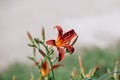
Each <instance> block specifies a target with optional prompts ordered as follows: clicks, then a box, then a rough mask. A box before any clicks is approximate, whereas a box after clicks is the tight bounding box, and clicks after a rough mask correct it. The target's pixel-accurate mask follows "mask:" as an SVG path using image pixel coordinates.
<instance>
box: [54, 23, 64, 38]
mask: <svg viewBox="0 0 120 80" xmlns="http://www.w3.org/2000/svg"><path fill="white" fill-rule="evenodd" d="M54 28H57V30H58V36H62V34H63V30H62V28H61V26H58V25H57V26H55V27H54Z"/></svg>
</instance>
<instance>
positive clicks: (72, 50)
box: [64, 44, 74, 54]
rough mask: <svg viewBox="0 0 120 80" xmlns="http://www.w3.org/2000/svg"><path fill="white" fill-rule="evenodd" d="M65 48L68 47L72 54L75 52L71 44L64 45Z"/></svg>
mask: <svg viewBox="0 0 120 80" xmlns="http://www.w3.org/2000/svg"><path fill="white" fill-rule="evenodd" d="M64 47H65V48H67V49H68V50H69V51H70V54H72V53H73V52H74V48H73V47H72V46H70V45H67V44H66V45H64Z"/></svg>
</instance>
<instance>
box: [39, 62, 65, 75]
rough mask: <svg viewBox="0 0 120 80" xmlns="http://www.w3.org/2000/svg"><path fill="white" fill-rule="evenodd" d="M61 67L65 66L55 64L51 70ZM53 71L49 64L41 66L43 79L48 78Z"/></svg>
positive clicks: (45, 63)
mask: <svg viewBox="0 0 120 80" xmlns="http://www.w3.org/2000/svg"><path fill="white" fill-rule="evenodd" d="M60 66H63V65H62V64H55V65H52V67H51V69H56V68H58V67H60ZM51 69H50V67H49V65H48V64H47V62H46V61H44V62H43V63H42V65H41V68H40V71H41V74H42V77H46V76H47V74H48V73H50V71H51Z"/></svg>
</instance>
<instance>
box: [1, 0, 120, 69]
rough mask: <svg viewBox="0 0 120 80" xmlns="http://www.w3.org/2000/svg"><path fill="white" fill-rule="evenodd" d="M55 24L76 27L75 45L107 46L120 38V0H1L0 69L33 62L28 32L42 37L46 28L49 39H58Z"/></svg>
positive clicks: (65, 28) (64, 27) (66, 27)
mask: <svg viewBox="0 0 120 80" xmlns="http://www.w3.org/2000/svg"><path fill="white" fill-rule="evenodd" d="M55 25H61V26H62V27H63V29H64V30H65V31H66V30H68V29H71V28H73V29H75V31H76V32H77V33H78V35H79V39H78V41H77V44H76V45H75V46H79V47H82V46H89V47H90V46H98V47H100V48H106V47H107V46H108V45H110V44H114V43H116V42H117V41H118V40H119V38H120V0H0V70H3V69H5V68H7V67H8V65H9V64H11V63H13V62H16V61H22V62H29V60H28V59H27V56H28V55H30V54H31V53H32V50H31V48H29V47H28V46H27V44H28V43H29V40H28V37H27V35H26V31H29V32H30V33H31V34H32V35H33V36H34V37H41V34H40V31H41V27H45V30H46V35H47V39H51V38H52V39H54V38H55V37H56V36H57V31H56V30H54V29H53V27H54V26H55ZM79 52H81V51H79ZM78 54H79V53H78Z"/></svg>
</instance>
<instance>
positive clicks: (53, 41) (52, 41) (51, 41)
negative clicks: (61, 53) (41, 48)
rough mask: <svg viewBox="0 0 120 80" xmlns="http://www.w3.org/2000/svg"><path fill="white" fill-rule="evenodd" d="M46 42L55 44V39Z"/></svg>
mask: <svg viewBox="0 0 120 80" xmlns="http://www.w3.org/2000/svg"><path fill="white" fill-rule="evenodd" d="M46 44H48V45H53V46H55V40H48V41H47V42H46Z"/></svg>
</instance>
